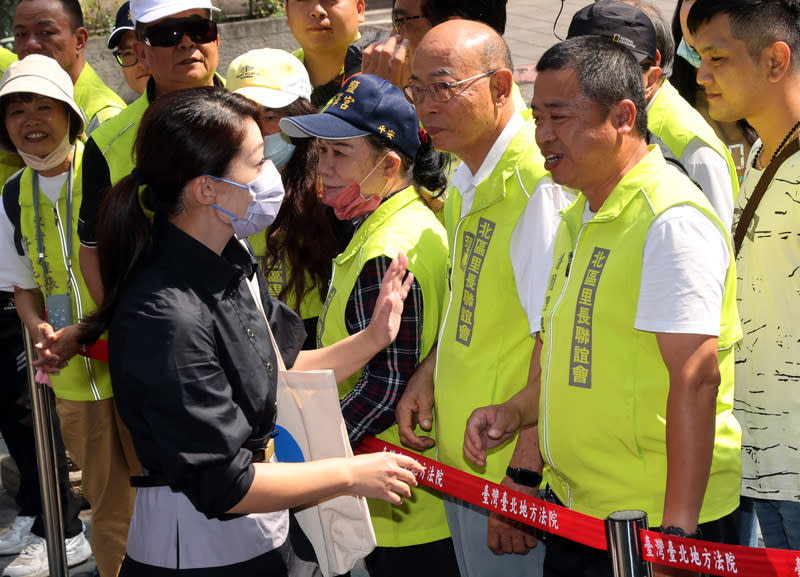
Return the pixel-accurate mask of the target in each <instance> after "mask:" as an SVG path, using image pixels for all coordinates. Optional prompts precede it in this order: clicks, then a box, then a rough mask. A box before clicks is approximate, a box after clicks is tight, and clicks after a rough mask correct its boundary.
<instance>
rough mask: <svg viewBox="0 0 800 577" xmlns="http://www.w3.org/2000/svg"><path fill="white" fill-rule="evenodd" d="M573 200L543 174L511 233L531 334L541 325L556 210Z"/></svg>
mask: <svg viewBox="0 0 800 577" xmlns="http://www.w3.org/2000/svg"><path fill="white" fill-rule="evenodd" d="M573 200H575V193H574V192H572V191H571V190H570V189H563V188H561V187H560V186H559V185H557V184H555V183H554V182H553V181H552V180H551V179H550V176H549V175H548V176H545V177H544V178H542V179H541V180H540V181H539V183H538V184H537V185H536V189H535V190H534V192H533V194H532V195H531V196H530V198H529V199H528V204H527V205H525V210H524V211H523V212H522V214H521V215H520V217H519V220H518V221H517V224H516V225H515V226H514V231H513V232H512V233H511V243H510V246H509V252H510V256H511V268H512V270H513V271H514V280H515V281H516V285H517V295H518V296H519V301H520V304H522V308H523V310H524V311H525V314H526V316H527V317H528V326H529V327H530V331H531V334H532V335H533V334H536V333H538V332H539V327H540V326H541V324H542V304H543V303H544V295H545V293H546V292H547V281H548V279H549V278H550V269H551V268H553V243H554V242H555V238H556V232H558V225H559V224H560V222H561V216H560V214H559V212H560V211H562V210H563V209H565V208H566V207H567V206H569V205H570V204H571V203H572V201H573Z"/></svg>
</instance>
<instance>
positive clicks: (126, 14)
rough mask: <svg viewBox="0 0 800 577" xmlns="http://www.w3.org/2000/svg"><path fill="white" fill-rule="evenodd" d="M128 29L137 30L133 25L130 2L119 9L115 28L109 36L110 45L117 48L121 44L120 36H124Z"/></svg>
mask: <svg viewBox="0 0 800 577" xmlns="http://www.w3.org/2000/svg"><path fill="white" fill-rule="evenodd" d="M127 30H131V31H135V30H136V28H135V27H134V25H133V20H131V3H130V2H125V4H123V5H122V6H120V7H119V10H117V19H116V20H115V21H114V30H112V31H111V35H110V36H109V37H108V47H109V48H116V47H117V46H119V39H120V36H122V34H123V33H124V32H125V31H127Z"/></svg>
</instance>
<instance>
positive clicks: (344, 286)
mask: <svg viewBox="0 0 800 577" xmlns="http://www.w3.org/2000/svg"><path fill="white" fill-rule="evenodd" d="M401 250H402V251H403V252H405V253H406V255H407V256H408V269H409V270H410V271H411V272H412V273H413V274H414V278H415V279H416V280H417V282H418V283H419V285H420V287H421V289H422V299H423V324H422V335H421V340H422V342H421V351H420V352H421V356H420V359H419V360H420V361H422V359H424V358H425V357H426V356H427V354H428V353H429V352H430V350H431V348H432V347H433V345H434V344H435V342H436V332H437V330H438V328H439V320H440V318H441V312H442V304H443V303H442V297H443V296H444V290H445V283H446V281H447V240H446V236H445V231H444V227H442V225H441V224H440V223H439V221H438V220H437V219H436V217H435V216H434V214H433V212H431V210H430V209H429V208H428V207H427V205H426V204H425V203H424V201H423V200H422V199H421V198H420V197H419V195H418V194H417V191H416V190H414V188H412V187H409V188H406V189H405V190H403V191H401V192H398V193H397V194H395V195H394V196H393V197H392V198H390V199H388V200H386V201H384V202H383V203H382V204H381V205H380V206H379V207H378V208H377V210H375V212H373V213H372V214H371V215H369V217H367V219H366V220H365V221H364V222H363V223H362V224H361V226H360V227H359V229H358V230H357V231H356V233H355V235H354V236H353V238H352V239H351V240H350V243H349V244H348V245H347V247H346V248H345V250H344V252H342V253H341V254H340V255H338V256H337V257H336V258H335V259H334V263H333V277H332V279H331V286H330V289H329V290H328V296H327V298H326V301H325V306H324V307H323V310H322V312H321V313H320V318H319V324H318V339H319V344H320V345H321V346H326V345H330V344H333V343H335V342H338V341H340V340H342V339H344V338H346V337H347V336H349V335H348V332H347V327H346V325H345V308H346V307H347V301H348V299H349V298H350V293H351V292H352V290H353V287H354V286H355V284H356V281H357V280H358V276H359V273H360V272H361V269H362V267H363V266H364V264H365V263H366V262H368V261H369V260H371V259H374V258H377V257H379V256H387V257H389V258H395V257H396V256H397V253H398V252H399V251H401ZM360 376H361V372H360V371H359V373H358V374H356V375H354V376H352V377H350V378H349V379H347V380H346V381H344V382H343V383H340V385H339V395H340V397H344V396H346V395H347V394H348V393H349V392H350V391H352V390H353V388H354V386H355V384H356V383H357V382H358V379H359V378H360ZM418 432H420V433H421V431H418ZM377 436H378V437H379V438H380V439H383V440H385V441H388V442H390V443H394V444H399V443H400V437H399V434H398V432H397V425H393V426H392V427H390V428H388V429H386V430H385V431H384V432H382V433H380V434H379V435H377ZM422 454H423V455H426V456H429V457H432V456H433V454H434V449H429V450H428V451H425V452H424V453H422ZM369 510H370V514H371V516H372V523H373V526H374V527H375V535H376V536H377V539H378V545H380V546H382V547H405V546H408V545H418V544H421V543H430V542H431V541H437V540H439V539H446V538H447V537H449V536H450V530H449V528H448V526H447V518H446V516H445V512H444V502H443V501H442V498H441V496H440V495H439V494H438V493H437V492H436V491H432V490H431V489H428V488H426V487H422V486H419V487H416V488H414V489H412V496H411V498H410V499H407V500H406V501H405V502H404V503H403V505H402V506H400V507H394V506H392V505H390V504H389V503H386V502H384V501H378V500H372V499H371V500H370V501H369Z"/></svg>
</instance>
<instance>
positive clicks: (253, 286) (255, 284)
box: [245, 274, 286, 371]
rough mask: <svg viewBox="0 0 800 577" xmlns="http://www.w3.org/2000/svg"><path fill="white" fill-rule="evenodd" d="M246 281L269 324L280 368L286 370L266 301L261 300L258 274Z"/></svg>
mask: <svg viewBox="0 0 800 577" xmlns="http://www.w3.org/2000/svg"><path fill="white" fill-rule="evenodd" d="M245 282H246V283H247V288H249V289H250V294H251V295H253V300H254V301H256V306H257V307H258V310H259V311H261V316H262V317H264V324H266V325H267V332H268V333H269V338H270V340H271V341H272V348H273V349H275V357H276V358H277V359H278V370H281V371H285V370H286V365H285V364H284V363H283V356H281V350H280V349H279V348H278V343H277V341H276V340H275V335H273V334H272V329H271V328H270V326H269V321H268V320H267V315H266V313H265V312H264V303H262V302H261V292H260V291H259V290H258V275H256V274H254V275H253V278H252V279H249V278H248V279H245Z"/></svg>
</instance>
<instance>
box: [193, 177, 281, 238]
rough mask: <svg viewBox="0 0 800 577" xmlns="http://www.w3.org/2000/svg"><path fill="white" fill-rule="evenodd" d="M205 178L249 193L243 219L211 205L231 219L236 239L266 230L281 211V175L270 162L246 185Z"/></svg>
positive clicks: (216, 205)
mask: <svg viewBox="0 0 800 577" xmlns="http://www.w3.org/2000/svg"><path fill="white" fill-rule="evenodd" d="M206 176H208V177H209V178H213V179H214V180H219V181H222V182H227V183H228V184H232V185H233V186H238V187H239V188H243V189H245V190H247V191H248V192H249V193H250V196H251V197H252V200H251V201H250V204H248V205H247V212H246V214H245V215H244V216H243V217H240V216H236V215H235V214H233V213H232V212H229V211H227V210H225V209H224V208H222V207H221V206H219V205H218V204H212V205H211V206H213V207H214V208H216V209H217V210H219V211H220V212H223V213H225V214H227V215H228V216H230V217H231V226H233V232H234V234H236V237H237V238H247V237H248V236H250V235H253V234H257V233H259V232H261V231H262V230H266V229H267V228H268V227H269V225H271V224H272V223H273V222H274V221H275V217H276V216H278V211H279V210H280V209H281V203H282V202H283V196H284V191H283V182H281V175H280V174H279V173H278V170H277V169H276V168H275V166H274V165H273V164H272V162H267V163H266V164H265V165H264V168H262V169H261V172H260V173H259V174H258V176H256V178H255V179H254V180H253V181H251V182H249V183H247V184H239V183H238V182H233V181H232V180H226V179H224V178H219V177H218V176H211V175H210V174H207V175H206Z"/></svg>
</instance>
